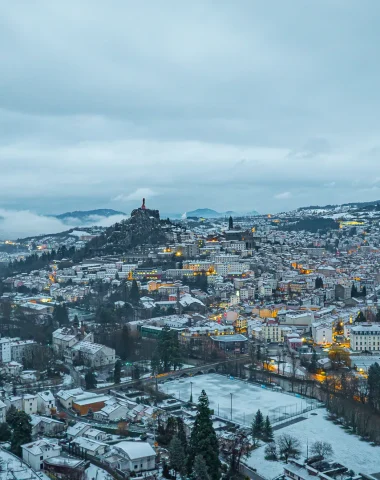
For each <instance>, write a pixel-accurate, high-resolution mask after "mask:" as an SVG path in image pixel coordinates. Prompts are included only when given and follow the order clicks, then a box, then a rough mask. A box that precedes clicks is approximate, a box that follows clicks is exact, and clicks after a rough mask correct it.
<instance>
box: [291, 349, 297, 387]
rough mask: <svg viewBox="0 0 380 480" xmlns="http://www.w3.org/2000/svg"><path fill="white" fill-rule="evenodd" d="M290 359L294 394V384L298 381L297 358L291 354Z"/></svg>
mask: <svg viewBox="0 0 380 480" xmlns="http://www.w3.org/2000/svg"><path fill="white" fill-rule="evenodd" d="M290 358H291V363H290V366H291V371H290V383H291V386H292V392H293V391H294V383H295V380H296V373H297V356H296V354H295V353H294V352H292V353H291V354H290Z"/></svg>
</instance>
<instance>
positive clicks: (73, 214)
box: [50, 208, 126, 221]
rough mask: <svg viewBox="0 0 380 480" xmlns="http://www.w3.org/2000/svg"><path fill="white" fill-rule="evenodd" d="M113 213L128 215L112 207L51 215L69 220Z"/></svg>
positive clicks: (106, 216) (108, 215) (107, 215)
mask: <svg viewBox="0 0 380 480" xmlns="http://www.w3.org/2000/svg"><path fill="white" fill-rule="evenodd" d="M113 215H126V214H125V213H124V212H119V211H117V210H112V209H111V208H98V209H97V210H76V211H75V212H65V213H60V214H59V215H50V216H51V217H55V218H58V219H59V220H63V221H65V220H67V219H69V218H70V219H71V218H75V219H77V220H86V219H88V218H90V217H105V218H108V217H112V216H113Z"/></svg>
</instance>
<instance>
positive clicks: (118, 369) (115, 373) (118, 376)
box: [113, 360, 121, 383]
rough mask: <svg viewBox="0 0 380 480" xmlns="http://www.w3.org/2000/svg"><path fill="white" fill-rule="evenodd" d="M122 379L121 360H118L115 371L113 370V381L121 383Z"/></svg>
mask: <svg viewBox="0 0 380 480" xmlns="http://www.w3.org/2000/svg"><path fill="white" fill-rule="evenodd" d="M120 379H121V361H120V360H117V361H116V363H115V368H114V371H113V381H114V382H115V383H120Z"/></svg>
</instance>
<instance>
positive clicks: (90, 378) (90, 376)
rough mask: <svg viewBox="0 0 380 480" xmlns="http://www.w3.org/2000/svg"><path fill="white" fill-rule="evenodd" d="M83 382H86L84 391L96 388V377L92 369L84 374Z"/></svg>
mask: <svg viewBox="0 0 380 480" xmlns="http://www.w3.org/2000/svg"><path fill="white" fill-rule="evenodd" d="M84 380H85V382H86V390H93V389H94V388H96V384H97V381H96V375H95V373H94V371H93V370H92V368H91V369H90V370H89V371H88V372H87V373H86V375H85V376H84Z"/></svg>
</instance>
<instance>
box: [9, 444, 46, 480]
mask: <svg viewBox="0 0 380 480" xmlns="http://www.w3.org/2000/svg"><path fill="white" fill-rule="evenodd" d="M0 461H1V471H0V480H10V479H15V478H16V479H17V480H49V477H47V476H46V475H45V474H44V473H43V472H35V471H34V470H32V469H31V468H30V467H28V465H26V463H24V462H23V461H22V460H21V459H20V458H18V457H16V456H15V455H12V454H11V453H10V452H7V451H6V450H3V449H1V450H0Z"/></svg>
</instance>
